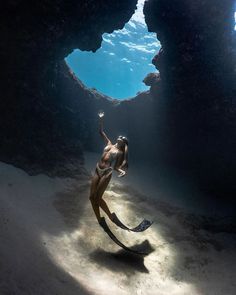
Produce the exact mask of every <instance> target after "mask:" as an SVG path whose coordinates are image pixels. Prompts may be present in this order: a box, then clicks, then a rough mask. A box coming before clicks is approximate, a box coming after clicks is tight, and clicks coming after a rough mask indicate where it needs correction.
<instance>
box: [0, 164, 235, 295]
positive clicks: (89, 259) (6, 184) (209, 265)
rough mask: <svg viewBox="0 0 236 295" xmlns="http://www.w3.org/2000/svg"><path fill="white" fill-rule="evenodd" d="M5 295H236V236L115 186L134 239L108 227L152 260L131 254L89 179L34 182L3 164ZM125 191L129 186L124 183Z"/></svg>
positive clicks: (115, 200) (115, 199) (113, 204)
mask: <svg viewBox="0 0 236 295" xmlns="http://www.w3.org/2000/svg"><path fill="white" fill-rule="evenodd" d="M0 168H1V177H0V197H1V202H0V204H1V205H0V216H1V217H0V218H1V219H0V220H1V223H0V225H1V231H0V233H1V235H0V237H1V243H0V256H1V264H0V271H1V279H0V294H3V295H5V294H32V295H38V294H50V295H51V294H52V295H54V294H60V295H67V294H101V295H103V294H104V295H105V294H116V295H119V294H127V295H128V294H145V295H148V294H153V295H154V294H155V295H158V294H162V295H165V294H166V295H172V294H180V295H183V294H186V295H189V294H191V295H192V294H193V295H195V294H196V295H202V294H207V295H208V294H209V295H211V294H212V295H213V294H214V295H217V294H219V295H222V294H227V295H231V294H232V295H233V294H235V293H236V283H235V273H236V263H235V262H236V246H235V234H234V232H230V231H228V233H226V231H224V230H218V231H217V230H212V228H210V229H209V230H203V228H204V225H205V224H206V223H207V222H208V221H209V220H208V218H206V217H204V216H197V215H194V214H190V213H187V212H185V211H184V210H183V209H180V208H178V207H174V206H171V205H169V204H168V203H167V202H164V201H160V200H153V199H151V198H149V196H148V195H145V194H143V193H141V192H140V191H139V190H137V188H136V189H134V187H132V185H131V184H127V183H126V184H122V182H117V181H116V179H115V178H114V179H113V180H112V182H111V184H110V186H109V188H108V190H107V191H106V193H105V196H104V198H105V199H106V201H107V203H108V204H109V206H110V208H111V210H112V211H114V212H116V213H117V215H118V216H119V218H120V219H121V220H122V221H123V222H124V223H125V224H127V225H129V226H135V225H137V224H138V223H139V222H140V221H141V220H142V218H147V219H151V220H153V221H154V224H153V225H152V226H151V228H149V229H148V230H147V231H145V232H143V233H132V232H127V231H124V230H122V229H118V228H117V227H115V226H113V225H112V224H111V223H110V222H109V221H108V224H109V226H110V227H111V229H112V231H113V232H114V233H115V234H116V236H117V237H118V238H119V239H120V240H121V241H122V242H123V243H124V244H126V245H127V246H130V247H132V246H134V245H141V246H143V247H147V246H148V247H149V248H150V249H151V250H150V254H149V255H147V256H146V257H142V256H137V255H133V254H130V253H128V252H125V251H124V250H122V249H120V247H119V246H117V245H116V244H114V242H113V241H112V240H111V239H110V238H109V237H108V236H107V235H106V233H105V232H104V231H103V230H102V229H101V228H100V227H99V225H98V224H97V222H96V218H95V216H94V214H93V212H92V208H91V205H90V202H89V200H88V192H89V183H90V179H89V177H88V176H85V175H84V176H81V178H80V179H77V180H72V179H60V178H53V179H52V178H49V177H47V176H44V175H38V176H29V175H27V174H26V173H25V172H24V171H22V170H20V169H17V168H14V167H13V166H10V165H6V164H1V166H0ZM124 183H125V182H124Z"/></svg>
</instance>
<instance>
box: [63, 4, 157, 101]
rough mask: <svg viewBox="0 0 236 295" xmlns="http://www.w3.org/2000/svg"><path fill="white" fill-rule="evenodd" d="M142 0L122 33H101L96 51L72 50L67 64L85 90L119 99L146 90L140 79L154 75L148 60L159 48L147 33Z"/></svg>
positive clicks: (153, 35) (154, 70)
mask: <svg viewBox="0 0 236 295" xmlns="http://www.w3.org/2000/svg"><path fill="white" fill-rule="evenodd" d="M143 5H144V0H140V1H139V2H138V6H137V10H136V12H135V14H134V15H133V16H132V18H131V19H130V21H129V22H128V23H127V24H126V25H125V27H124V29H123V30H117V31H114V32H113V33H112V34H104V35H103V42H102V47H101V48H100V49H99V50H98V51H97V52H96V53H92V52H82V51H80V50H74V51H73V53H72V54H70V55H69V56H68V57H67V58H66V62H67V63H68V65H69V66H70V68H71V69H72V70H73V72H74V73H75V74H76V76H77V77H78V78H79V79H80V80H82V81H83V82H84V84H85V85H86V86H87V87H90V88H96V89H97V90H98V91H99V92H102V93H104V94H106V95H108V96H111V97H113V98H118V99H125V98H129V97H133V96H135V95H136V94H137V92H139V91H145V90H147V89H148V88H147V87H146V86H145V85H144V84H143V82H142V81H143V79H144V78H145V76H146V75H147V74H148V73H150V72H156V69H155V67H154V66H153V65H152V63H151V60H152V58H153V56H154V55H155V54H156V52H157V51H158V50H159V48H160V43H159V41H158V40H157V39H156V36H155V34H152V33H148V30H147V26H146V23H145V21H144V15H143Z"/></svg>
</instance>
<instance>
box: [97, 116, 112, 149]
mask: <svg viewBox="0 0 236 295" xmlns="http://www.w3.org/2000/svg"><path fill="white" fill-rule="evenodd" d="M98 116H99V133H100V135H101V136H102V137H103V139H104V140H105V142H106V144H107V145H108V144H111V141H110V139H109V138H108V137H107V135H106V133H105V132H104V130H103V117H104V112H99V113H98Z"/></svg>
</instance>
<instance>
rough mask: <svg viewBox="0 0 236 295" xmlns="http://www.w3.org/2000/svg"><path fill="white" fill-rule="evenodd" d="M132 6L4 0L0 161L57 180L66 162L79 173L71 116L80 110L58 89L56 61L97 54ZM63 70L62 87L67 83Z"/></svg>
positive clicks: (77, 137) (76, 124)
mask: <svg viewBox="0 0 236 295" xmlns="http://www.w3.org/2000/svg"><path fill="white" fill-rule="evenodd" d="M136 2H137V1H136V0H131V1H126V0H123V1H112V2H111V1H107V0H101V1H94V0H93V1H91V0H87V1H78V0H76V1H75V0H72V1H69V2H68V1H62V0H57V1H53V2H48V1H38V2H37V3H35V2H32V1H27V0H24V1H20V0H10V1H7V2H5V3H4V4H2V6H1V10H2V16H1V20H0V23H1V26H0V27H1V29H0V36H1V45H0V62H1V76H0V78H1V79H0V81H1V82H0V89H1V94H2V99H1V102H0V132H1V147H0V159H1V160H5V161H8V162H12V163H14V164H16V165H18V166H21V167H25V168H27V170H28V171H31V170H32V169H31V168H33V170H34V171H35V172H39V171H46V172H48V173H49V174H55V173H57V174H60V175H61V174H64V173H65V171H64V170H68V167H67V168H66V169H64V168H63V165H65V162H68V163H69V165H70V167H71V169H72V170H75V171H74V172H78V171H77V170H78V165H79V164H80V162H81V161H82V147H81V138H82V135H81V133H82V132H83V128H82V126H81V120H80V118H78V117H77V115H78V112H83V110H82V106H79V107H78V108H77V109H76V110H73V109H70V107H69V106H70V105H71V104H72V102H71V100H70V98H68V96H69V93H67V94H66V95H65V96H62V95H61V93H60V90H61V88H57V87H58V84H57V82H58V74H59V72H60V63H61V61H62V60H63V59H64V58H65V57H66V56H67V55H68V54H69V53H70V52H71V51H72V50H73V49H74V48H80V49H82V50H93V51H95V50H96V49H98V48H99V47H100V44H101V41H102V34H103V33H104V32H112V31H113V30H114V29H120V28H122V27H123V26H124V25H125V23H126V22H127V21H128V20H129V19H130V17H131V16H132V14H133V12H134V10H135V6H136ZM64 69H65V76H63V77H62V78H63V79H65V82H66V79H69V80H73V77H72V76H70V77H69V76H68V69H66V68H64ZM63 79H62V83H63V81H64V80H63ZM59 82H61V81H59ZM81 92H83V89H81ZM63 94H64V92H63ZM88 98H89V96H88ZM78 99H79V98H78ZM36 167H37V169H36ZM33 170H32V171H31V172H32V173H33ZM56 171H57V172H56Z"/></svg>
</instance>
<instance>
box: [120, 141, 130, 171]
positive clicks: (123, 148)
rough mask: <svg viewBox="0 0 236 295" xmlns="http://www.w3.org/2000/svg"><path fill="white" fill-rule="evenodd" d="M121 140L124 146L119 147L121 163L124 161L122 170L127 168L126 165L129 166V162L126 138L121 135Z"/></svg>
mask: <svg viewBox="0 0 236 295" xmlns="http://www.w3.org/2000/svg"><path fill="white" fill-rule="evenodd" d="M122 140H123V142H124V146H123V147H122V148H121V149H122V152H123V154H122V160H121V164H122V163H123V162H124V161H125V165H123V166H122V167H121V168H123V169H124V170H126V171H127V170H128V167H129V162H128V144H129V142H128V139H127V138H126V137H125V136H123V137H122Z"/></svg>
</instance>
